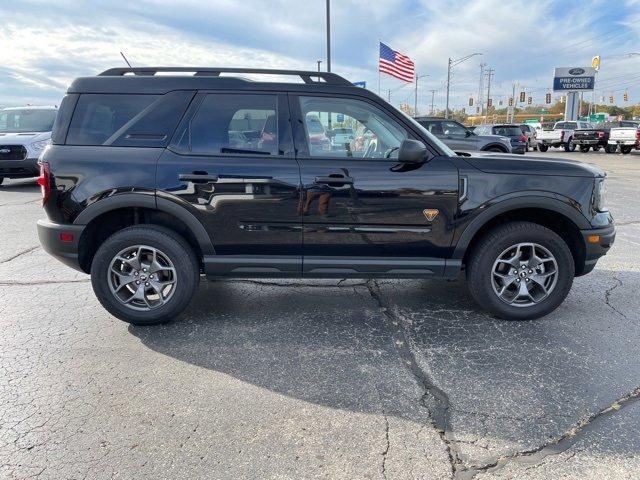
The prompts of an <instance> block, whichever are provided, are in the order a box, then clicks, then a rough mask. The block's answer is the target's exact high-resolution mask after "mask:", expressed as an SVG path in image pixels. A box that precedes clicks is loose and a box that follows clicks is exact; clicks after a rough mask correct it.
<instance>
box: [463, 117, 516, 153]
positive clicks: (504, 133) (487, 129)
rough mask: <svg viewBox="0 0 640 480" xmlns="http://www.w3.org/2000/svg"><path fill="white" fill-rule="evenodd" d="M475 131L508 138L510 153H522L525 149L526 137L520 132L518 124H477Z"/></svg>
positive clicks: (479, 133) (478, 133) (477, 133)
mask: <svg viewBox="0 0 640 480" xmlns="http://www.w3.org/2000/svg"><path fill="white" fill-rule="evenodd" d="M475 133H476V135H498V136H500V137H506V138H508V139H509V142H510V143H511V153H520V154H524V152H525V151H526V150H527V137H526V136H525V134H524V133H522V130H521V129H520V126H519V125H510V124H499V125H478V126H477V127H476V129H475Z"/></svg>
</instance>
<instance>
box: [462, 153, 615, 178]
mask: <svg viewBox="0 0 640 480" xmlns="http://www.w3.org/2000/svg"><path fill="white" fill-rule="evenodd" d="M463 158H464V159H465V160H466V161H467V162H468V163H470V164H471V165H473V166H474V167H475V168H477V169H478V170H481V171H483V172H485V173H509V174H516V175H552V176H561V177H588V178H593V177H604V176H605V174H604V172H603V171H602V170H600V169H599V168H598V167H596V166H595V165H590V164H588V163H583V162H576V161H575V160H566V159H560V158H548V157H532V156H529V155H527V156H525V157H524V158H523V156H522V155H506V154H496V153H490V152H488V153H483V152H473V153H471V154H470V155H469V156H466V155H465V156H464V157H463Z"/></svg>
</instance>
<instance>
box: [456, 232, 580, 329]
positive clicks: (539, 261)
mask: <svg viewBox="0 0 640 480" xmlns="http://www.w3.org/2000/svg"><path fill="white" fill-rule="evenodd" d="M469 255H470V257H469V261H468V262H467V281H468V285H469V291H470V292H471V296H472V297H473V298H474V300H475V301H476V302H477V303H478V305H481V306H482V307H483V308H485V309H487V310H488V311H489V312H491V313H492V314H493V315H495V316H496V317H498V318H503V319H506V320H532V319H535V318H539V317H542V316H544V315H547V314H548V313H550V312H552V311H553V310H555V309H556V308H557V307H558V306H559V305H560V304H561V303H562V301H563V300H564V299H565V298H566V296H567V294H568V293H569V290H570V289H571V285H572V283H573V277H574V274H575V266H574V262H573V256H572V255H571V252H570V250H569V247H568V246H567V244H566V243H565V241H564V240H563V239H562V238H560V236H558V235H557V234H556V233H555V232H553V231H552V230H549V229H548V228H546V227H543V226H542V225H538V224H536V223H530V222H510V223H506V224H504V225H502V226H499V227H497V228H495V229H493V230H491V231H489V232H488V233H487V234H486V235H485V236H484V237H483V238H482V239H481V240H480V241H479V242H478V243H477V244H476V246H475V247H474V248H473V250H472V251H471V252H470V254H469Z"/></svg>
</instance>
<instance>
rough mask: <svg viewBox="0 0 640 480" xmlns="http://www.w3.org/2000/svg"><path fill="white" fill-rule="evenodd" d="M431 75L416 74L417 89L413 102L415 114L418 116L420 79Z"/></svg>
mask: <svg viewBox="0 0 640 480" xmlns="http://www.w3.org/2000/svg"><path fill="white" fill-rule="evenodd" d="M428 76H429V75H420V76H418V75H416V91H415V100H414V103H413V116H414V117H417V116H418V80H420V79H421V78H424V77H428Z"/></svg>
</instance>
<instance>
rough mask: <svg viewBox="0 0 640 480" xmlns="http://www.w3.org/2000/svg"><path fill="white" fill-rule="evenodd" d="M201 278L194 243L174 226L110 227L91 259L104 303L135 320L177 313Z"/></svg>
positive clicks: (95, 286) (166, 317)
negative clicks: (110, 229)
mask: <svg viewBox="0 0 640 480" xmlns="http://www.w3.org/2000/svg"><path fill="white" fill-rule="evenodd" d="M199 280H200V270H199V265H198V261H197V259H196V256H195V254H194V252H193V249H192V248H191V247H190V246H189V244H188V243H187V242H186V241H185V240H184V239H183V238H182V237H180V236H179V235H177V234H176V233H175V232H173V231H171V230H169V229H167V228H163V227H158V226H156V225H137V226H134V227H128V228H125V229H123V230H120V231H118V232H116V233H114V234H113V235H111V236H110V237H109V238H108V239H107V240H106V241H105V242H104V243H103V244H102V245H101V246H100V248H98V251H97V252H96V254H95V256H94V258H93V262H92V264H91V284H92V286H93V291H94V292H95V294H96V296H97V297H98V300H99V301H100V303H101V304H102V306H103V307H104V308H105V309H106V310H107V311H108V312H109V313H111V314H112V315H113V316H115V317H117V318H119V319H121V320H124V321H125V322H129V323H132V324H134V325H154V324H158V323H166V322H169V321H171V320H173V319H174V318H176V317H177V316H178V315H180V314H181V313H182V312H183V311H184V309H185V308H187V305H188V304H189V302H190V301H191V298H192V297H193V294H194V293H195V291H196V288H197V286H198V282H199Z"/></svg>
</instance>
